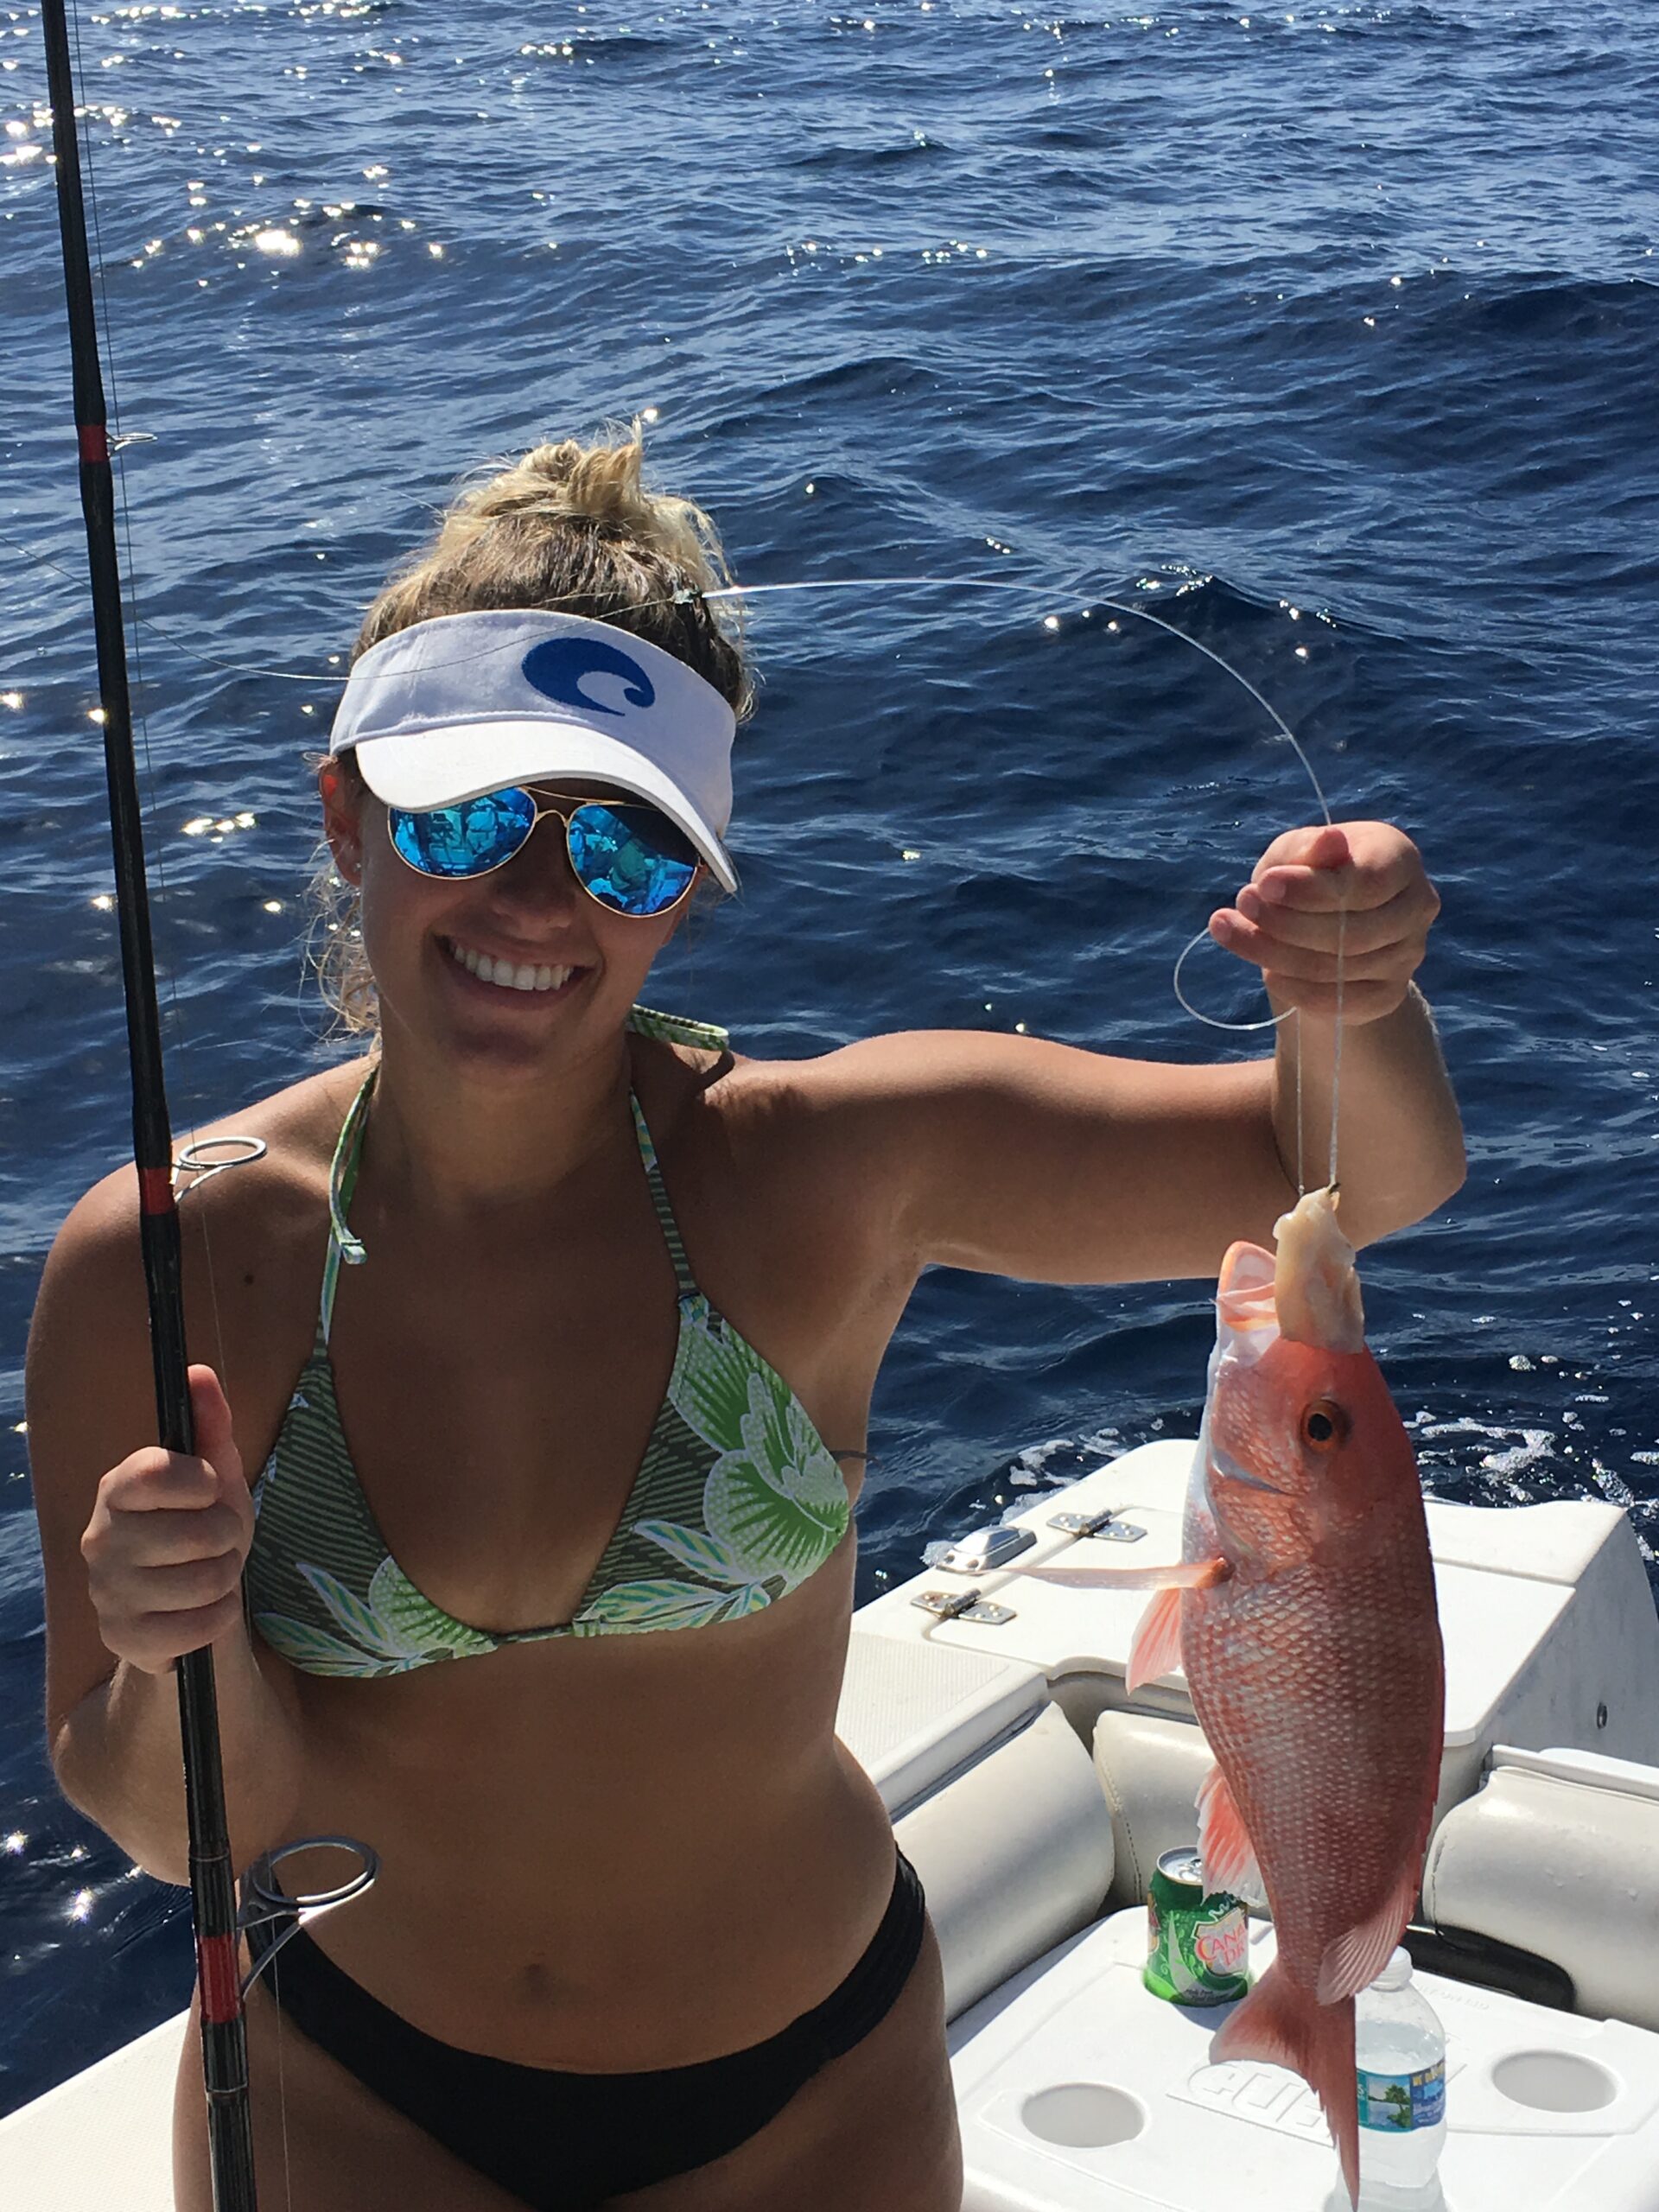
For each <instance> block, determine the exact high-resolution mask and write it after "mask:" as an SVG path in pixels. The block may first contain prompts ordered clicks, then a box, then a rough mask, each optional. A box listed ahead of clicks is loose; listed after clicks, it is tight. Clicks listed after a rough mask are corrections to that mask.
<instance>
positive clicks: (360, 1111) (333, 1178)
mask: <svg viewBox="0 0 1659 2212" xmlns="http://www.w3.org/2000/svg"><path fill="white" fill-rule="evenodd" d="M378 1071H379V1064H378V1061H377V1062H376V1064H375V1065H374V1066H372V1067H371V1069H370V1070H369V1071H368V1073H367V1074H366V1075H365V1077H364V1078H363V1080H362V1083H361V1084H359V1087H358V1093H357V1096H356V1097H355V1098H354V1099H353V1101H352V1106H351V1111H350V1112H349V1113H348V1114H347V1115H346V1120H345V1122H344V1124H343V1125H342V1127H341V1128H340V1141H339V1142H338V1143H337V1144H336V1145H335V1147H334V1160H333V1162H332V1164H331V1166H330V1167H329V1170H328V1250H327V1255H325V1257H324V1259H323V1262H322V1298H321V1303H320V1306H319V1310H318V1314H317V1325H318V1328H319V1329H320V1330H321V1334H322V1341H323V1342H324V1344H327V1341H328V1331H329V1328H330V1326H331V1325H332V1323H333V1321H334V1292H335V1290H336V1288H337V1287H338V1286H339V1282H340V1263H341V1262H342V1261H343V1262H345V1264H346V1266H347V1267H348V1268H355V1267H359V1266H360V1265H361V1264H362V1262H364V1261H365V1259H367V1257H368V1254H367V1253H366V1252H365V1250H364V1249H363V1245H362V1243H361V1240H360V1239H359V1238H358V1237H355V1236H353V1234H352V1232H351V1230H350V1229H349V1228H348V1227H347V1226H346V1215H347V1213H348V1212H349V1211H351V1204H352V1192H353V1191H354V1190H355V1189H356V1188H357V1169H358V1163H359V1160H361V1159H362V1157H363V1132H364V1130H365V1128H367V1127H368V1121H369V1099H370V1097H371V1096H372V1092H373V1090H374V1078H375V1077H376V1075H377V1074H378Z"/></svg>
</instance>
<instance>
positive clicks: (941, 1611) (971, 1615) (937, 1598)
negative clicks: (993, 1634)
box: [910, 1590, 1014, 1628]
mask: <svg viewBox="0 0 1659 2212" xmlns="http://www.w3.org/2000/svg"><path fill="white" fill-rule="evenodd" d="M910 1602H911V1604H912V1605H919V1606H920V1607H921V1609H922V1611H924V1612H925V1613H932V1614H935V1615H936V1616H937V1617H938V1618H939V1619H940V1620H942V1621H973V1622H974V1623H976V1624H977V1625H978V1626H979V1627H981V1628H1003V1627H1005V1626H1006V1625H1007V1623H1008V1622H1009V1621H1011V1620H1012V1619H1013V1618H1014V1608H1013V1606H1012V1605H995V1604H994V1603H993V1602H992V1600H991V1599H988V1598H981V1597H977V1596H976V1594H975V1592H973V1591H971V1590H924V1591H923V1592H922V1593H921V1595H920V1596H919V1597H918V1598H912V1599H911V1601H910Z"/></svg>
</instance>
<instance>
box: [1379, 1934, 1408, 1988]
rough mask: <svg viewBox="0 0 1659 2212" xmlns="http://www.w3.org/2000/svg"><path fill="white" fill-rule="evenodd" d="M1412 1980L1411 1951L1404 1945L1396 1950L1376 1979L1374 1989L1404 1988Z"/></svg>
mask: <svg viewBox="0 0 1659 2212" xmlns="http://www.w3.org/2000/svg"><path fill="white" fill-rule="evenodd" d="M1409 1980H1411V1953H1410V1952H1409V1951H1408V1950H1407V1949H1406V1948H1404V1947H1403V1945H1402V1947H1401V1948H1400V1949H1398V1950H1397V1951H1395V1954H1394V1955H1393V1957H1392V1958H1390V1960H1389V1963H1388V1964H1387V1966H1385V1967H1383V1971H1382V1973H1381V1974H1378V1976H1377V1977H1376V1980H1375V1981H1374V1982H1373V1983H1372V1984H1371V1987H1372V1988H1373V1989H1403V1988H1404V1987H1405V1986H1406V1984H1407V1983H1408V1981H1409Z"/></svg>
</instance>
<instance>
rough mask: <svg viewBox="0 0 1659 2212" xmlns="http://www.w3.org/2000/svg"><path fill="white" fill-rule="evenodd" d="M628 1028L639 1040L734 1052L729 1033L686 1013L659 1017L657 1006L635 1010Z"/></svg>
mask: <svg viewBox="0 0 1659 2212" xmlns="http://www.w3.org/2000/svg"><path fill="white" fill-rule="evenodd" d="M628 1027H629V1028H630V1029H632V1031H633V1033H634V1034H635V1035H636V1036H638V1037H657V1038H660V1039H662V1041H663V1042H664V1044H666V1045H692V1046H696V1047H697V1048H698V1049H699V1050H700V1051H702V1052H728V1051H729V1050H730V1049H731V1042H732V1039H731V1033H730V1031H729V1030H725V1029H721V1028H718V1027H716V1026H715V1023H713V1022H712V1021H693V1020H691V1019H690V1016H689V1015H687V1014H658V1011H657V1009H656V1008H655V1007H649V1006H637V1007H634V1009H633V1011H632V1014H629V1016H628Z"/></svg>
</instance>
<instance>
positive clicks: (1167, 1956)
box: [1141, 1850, 1250, 2005]
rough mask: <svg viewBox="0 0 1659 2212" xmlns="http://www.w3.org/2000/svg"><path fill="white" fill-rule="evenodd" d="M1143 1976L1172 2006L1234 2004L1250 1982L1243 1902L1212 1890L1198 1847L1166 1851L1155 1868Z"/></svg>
mask: <svg viewBox="0 0 1659 2212" xmlns="http://www.w3.org/2000/svg"><path fill="white" fill-rule="evenodd" d="M1141 1980H1143V1981H1144V1982H1145V1983H1146V1985H1147V1988H1148V1989H1149V1990H1150V1991H1151V1992H1152V1993H1153V1995H1154V1997H1162V1998H1165V1999H1167V2000H1168V2001H1169V2002H1170V2003H1171V2004H1172V2005H1230V2004H1231V2002H1232V2000H1233V1999H1234V1998H1236V1997H1242V1996H1243V1994H1244V1993H1245V1991H1246V1990H1247V1989H1248V1988H1249V1986H1250V1963H1249V1936H1248V1932H1247V1926H1246V1920H1245V1913H1244V1906H1243V1902H1242V1900H1241V1899H1239V1898H1237V1897H1234V1896H1233V1894H1232V1893H1231V1891H1229V1890H1211V1891H1206V1890H1205V1886H1204V1862H1203V1860H1202V1859H1200V1858H1199V1856H1198V1853H1197V1852H1196V1851H1192V1850H1185V1851H1166V1852H1165V1853H1164V1854H1163V1856H1162V1858H1161V1859H1160V1860H1159V1861H1158V1865H1157V1866H1156V1868H1155V1869H1154V1873H1153V1877H1152V1886H1151V1889H1150V1890H1149V1891H1148V1893H1147V1964H1146V1970H1145V1972H1144V1974H1142V1976H1141Z"/></svg>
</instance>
